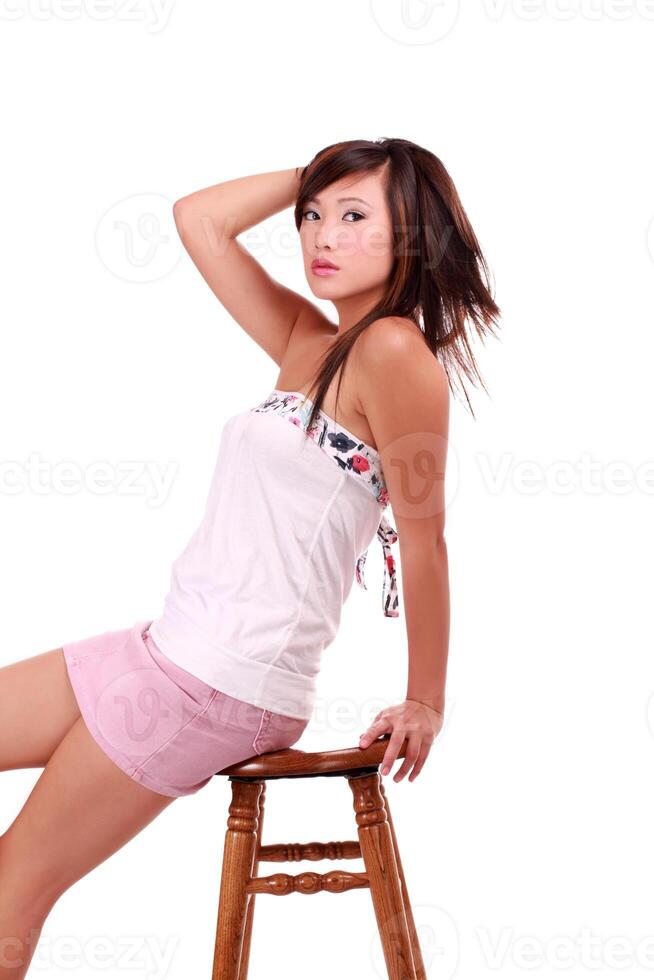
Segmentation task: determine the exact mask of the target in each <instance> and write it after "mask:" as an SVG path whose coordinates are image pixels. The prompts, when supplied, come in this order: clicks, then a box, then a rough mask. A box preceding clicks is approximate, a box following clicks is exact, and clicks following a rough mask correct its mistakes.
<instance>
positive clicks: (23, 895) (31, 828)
mask: <svg viewBox="0 0 654 980" xmlns="http://www.w3.org/2000/svg"><path fill="white" fill-rule="evenodd" d="M174 799H176V797H173V796H164V795H162V794H160V793H156V792H154V791H153V790H150V789H148V788H146V787H145V786H142V785H141V784H140V783H138V782H136V781H135V780H134V779H131V778H130V777H129V776H128V775H127V774H126V773H125V772H123V770H122V769H120V768H119V766H117V765H116V764H115V763H114V762H112V760H111V759H110V758H109V757H108V756H107V755H106V754H105V752H103V750H102V749H101V748H100V747H99V746H98V744H97V743H96V741H95V740H94V739H93V737H92V736H91V734H90V733H89V731H88V729H87V727H86V724H85V723H84V720H83V719H82V718H81V717H80V718H79V719H78V720H77V721H76V722H74V724H73V725H72V727H71V728H70V730H69V731H68V732H67V734H66V735H65V736H64V738H63V739H62V741H61V743H60V745H59V746H58V747H57V748H56V749H55V751H54V752H53V754H52V756H51V758H50V760H49V762H48V763H47V765H46V767H45V769H44V770H43V772H42V773H41V775H40V776H39V778H38V780H37V781H36V784H35V785H34V788H33V789H32V792H31V793H30V795H29V796H28V798H27V800H26V801H25V804H24V806H23V808H22V809H21V811H20V813H19V814H18V816H17V817H16V819H15V820H14V822H13V823H12V824H11V826H10V827H9V828H8V830H7V831H6V832H5V833H4V834H3V835H2V837H1V838H0V880H1V881H2V889H1V890H0V892H1V894H0V898H1V897H2V896H6V897H7V899H8V900H11V902H12V906H13V907H14V908H23V909H32V910H36V909H37V907H38V906H39V905H40V906H41V912H42V913H46V912H47V910H48V909H49V908H50V907H51V905H52V904H54V902H55V901H56V899H57V898H58V897H59V896H60V895H61V894H63V892H64V891H65V890H66V889H67V888H69V887H70V886H71V885H72V884H73V883H74V882H76V881H78V880H79V879H80V878H82V877H84V875H86V874H88V872H89V871H91V870H92V869H93V868H95V867H96V866H97V865H99V864H101V863H102V862H103V861H104V860H106V858H108V857H109V856H110V855H111V854H114V853H115V852H116V851H117V850H119V849H120V848H121V847H122V846H123V845H124V844H126V843H127V841H129V840H131V838H132V837H134V836H135V835H136V834H137V833H138V832H139V831H140V830H142V829H143V828H144V827H145V826H146V825H147V824H149V823H150V821H151V820H153V819H154V817H155V816H157V814H159V813H161V811H162V810H164V809H165V808H166V807H167V806H168V805H169V804H170V803H172V802H173V800H174ZM1 911H2V910H1V909H0V913H1Z"/></svg>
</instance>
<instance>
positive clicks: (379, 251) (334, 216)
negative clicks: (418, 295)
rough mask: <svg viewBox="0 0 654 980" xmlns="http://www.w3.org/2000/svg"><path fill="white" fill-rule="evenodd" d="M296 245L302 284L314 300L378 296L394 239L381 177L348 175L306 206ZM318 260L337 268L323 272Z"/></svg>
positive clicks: (387, 273)
mask: <svg viewBox="0 0 654 980" xmlns="http://www.w3.org/2000/svg"><path fill="white" fill-rule="evenodd" d="M300 242H301V244H302V255H303V259H304V271H305V275H306V277H307V282H308V283H309V286H310V287H311V291H312V292H313V293H314V295H315V296H317V297H318V298H320V299H328V300H332V301H336V300H340V299H345V298H347V297H353V296H356V295H357V294H360V293H370V292H371V291H374V292H377V293H379V292H380V291H383V288H384V287H385V284H386V282H387V280H388V277H389V275H390V272H391V269H392V266H393V236H392V218H391V213H390V211H389V208H388V205H387V203H386V196H385V192H384V187H383V184H382V177H381V175H380V174H379V173H376V174H363V175H360V174H349V175H348V176H347V177H343V178H342V179H341V180H337V181H336V182H335V183H333V184H330V185H329V186H328V187H324V188H323V189H322V191H320V192H319V194H318V197H317V198H315V199H314V200H311V201H307V202H306V204H305V205H304V210H303V214H302V223H301V225H300ZM317 261H325V262H331V263H333V265H335V266H337V267H338V268H337V270H336V271H324V270H321V269H320V268H319V267H318V268H316V266H315V263H316V262H317Z"/></svg>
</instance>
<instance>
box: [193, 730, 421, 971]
mask: <svg viewBox="0 0 654 980" xmlns="http://www.w3.org/2000/svg"><path fill="white" fill-rule="evenodd" d="M390 737H391V736H390V734H385V735H382V736H381V738H378V739H376V740H375V741H374V742H372V744H371V745H369V746H367V748H365V749H363V748H359V747H358V746H357V747H355V748H344V749H329V750H327V751H324V752H302V751H300V750H298V749H292V748H290V749H281V750H279V751H277V752H264V753H262V754H261V755H257V756H254V757H253V758H251V759H246V760H245V761H244V762H240V763H238V764H237V765H233V766H228V767H227V768H226V769H222V770H221V771H220V772H218V773H216V775H218V776H227V777H228V779H229V782H230V784H231V787H232V800H231V804H230V807H229V814H228V817H227V831H226V833H225V846H224V851H223V862H222V877H221V882H220V897H219V900H218V921H217V924H216V938H215V945H214V959H213V970H212V980H247V974H248V965H249V960H250V944H251V938H252V927H253V922H254V902H255V898H257V896H258V900H259V901H261V899H264V900H267V899H268V898H279V897H282V896H285V895H291V894H296V895H304V896H308V895H316V894H318V893H320V892H329V893H330V894H332V895H340V894H343V893H344V892H347V891H350V890H351V889H354V888H363V889H368V890H369V892H370V897H371V899H372V904H373V908H374V912H375V917H376V919H377V926H378V929H379V937H380V940H381V945H382V950H383V953H384V960H385V963H386V969H387V972H388V976H389V980H426V977H427V974H426V972H425V965H424V962H423V958H422V950H421V949H420V943H419V941H418V933H417V930H416V925H415V922H414V918H413V911H412V908H411V902H410V901H409V893H408V890H407V885H406V880H405V877H404V871H403V868H402V861H401V860H400V851H399V847H398V844H397V838H396V836H395V829H394V827H393V820H392V817H391V810H390V806H389V803H388V799H387V797H386V793H385V791H384V785H383V782H382V780H381V774H380V772H379V766H380V765H381V763H382V761H383V758H384V755H385V754H386V750H387V748H388V742H389V740H390ZM407 745H408V740H407V739H405V740H404V743H403V744H402V746H401V748H400V751H399V753H398V757H400V758H404V757H405V755H406V751H407ZM312 776H342V777H343V778H344V779H345V780H346V781H347V783H348V785H349V787H350V789H351V791H352V802H353V807H354V818H355V819H354V823H355V826H356V832H357V836H356V839H350V840H329V841H316V840H310V841H304V842H303V841H300V842H297V841H292V842H288V841H272V842H270V843H265V844H264V842H263V837H262V835H263V822H264V812H265V797H266V783H267V782H268V780H269V779H298V778H305V777H312ZM310 811H311V806H310V804H309V805H307V807H306V809H303V811H302V812H306V813H309V812H310ZM353 858H355V859H356V858H360V859H362V860H363V865H364V870H363V871H348V870H346V869H344V868H341V867H331V868H328V869H327V870H326V871H324V872H323V873H320V872H318V871H313V870H311V871H302V872H300V873H299V874H291V873H290V871H275V872H274V873H272V874H269V875H261V874H260V873H259V866H260V864H262V863H264V862H272V863H275V864H278V863H280V862H281V863H287V864H288V863H292V862H294V861H313V862H318V861H325V860H334V859H336V860H348V859H353ZM289 931H290V935H289V942H292V926H291V929H290V930H289ZM332 938H333V937H332V936H329V937H324V936H323V939H329V940H331V939H332ZM316 939H317V945H316V949H318V948H319V942H318V939H319V937H316ZM273 954H274V955H275V954H276V955H278V956H279V958H280V961H279V963H278V964H277V965H276V968H273V969H272V970H269V971H268V972H271V973H272V974H273V975H279V974H281V975H283V976H288V973H287V972H285V970H284V963H283V960H282V959H281V957H282V955H283V950H282V948H281V945H279V946H277V947H276V949H275V950H274V951H273ZM269 965H270V964H269ZM343 967H344V969H346V965H345V964H343ZM304 972H305V973H306V972H308V973H309V974H311V965H310V964H307V969H306V970H305V971H304Z"/></svg>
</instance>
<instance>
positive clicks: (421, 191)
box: [294, 138, 500, 428]
mask: <svg viewBox="0 0 654 980" xmlns="http://www.w3.org/2000/svg"><path fill="white" fill-rule="evenodd" d="M376 171H379V172H381V173H382V175H383V176H384V178H385V184H384V186H385V192H386V200H387V202H388V207H389V210H390V213H391V216H392V222H393V256H394V261H393V266H392V269H391V273H390V275H389V278H388V283H387V288H386V293H385V295H384V296H383V297H382V298H381V300H380V302H379V303H378V304H377V306H375V307H374V309H372V310H370V311H369V312H368V313H367V314H366V315H365V316H363V317H362V318H361V319H360V320H358V321H357V323H356V324H355V325H354V326H352V327H351V328H349V329H348V330H346V331H345V333H344V334H343V336H342V337H339V339H338V340H337V341H336V342H335V343H334V344H332V346H331V347H330V348H329V349H328V351H327V352H326V354H325V355H324V356H323V358H322V362H321V367H320V368H319V369H318V372H317V373H316V375H315V379H314V381H313V384H312V388H311V390H314V389H316V388H317V394H316V397H315V399H313V407H312V411H311V415H310V417H309V420H308V423H307V428H309V427H310V426H311V424H312V422H313V421H314V419H315V417H316V415H317V413H318V410H319V409H320V407H321V405H322V402H323V400H324V397H325V394H326V392H327V389H328V388H329V385H330V383H331V381H332V378H333V377H334V376H335V374H336V372H337V371H338V369H339V368H340V367H341V366H342V370H341V373H340V377H339V379H338V384H337V389H336V401H338V394H339V391H340V387H341V382H342V380H343V372H344V370H345V362H346V360H347V358H348V356H349V354H350V352H351V350H352V347H353V346H354V344H355V343H356V340H357V338H358V337H359V336H360V335H361V334H362V333H363V331H364V330H365V329H366V328H367V327H369V326H370V324H371V323H373V322H374V321H375V320H378V319H379V318H380V317H385V316H399V317H408V318H409V319H411V320H412V321H413V322H414V323H416V325H417V326H419V327H420V328H421V330H422V332H423V336H424V338H425V342H426V344H427V345H428V347H429V348H430V350H431V351H432V352H433V353H434V355H435V356H436V357H438V358H439V359H440V360H441V362H442V365H443V367H444V369H445V371H446V374H447V377H448V383H449V386H450V389H451V390H452V391H454V385H453V375H456V374H459V375H465V377H466V378H468V380H470V381H471V382H472V383H473V384H476V379H477V380H479V382H480V384H481V386H482V388H483V389H484V390H485V391H486V392H487V393H488V391H487V389H486V386H485V384H484V381H483V379H482V377H481V375H480V373H479V370H478V368H477V364H476V363H475V359H474V357H473V354H472V350H471V347H470V340H469V337H468V334H467V323H466V321H468V320H469V321H470V322H471V323H472V325H473V327H474V329H475V330H476V332H477V334H478V335H479V336H480V337H481V338H482V339H483V337H484V334H485V333H491V334H493V333H494V332H495V329H496V327H497V322H496V321H497V318H498V317H499V314H500V308H499V306H498V305H497V304H496V303H495V301H494V299H493V298H492V296H491V294H490V290H489V272H488V267H487V265H486V261H485V259H484V257H483V255H482V252H481V248H480V246H479V242H478V241H477V238H476V237H475V233H474V232H473V230H472V226H471V225H470V222H469V220H468V217H467V215H466V213H465V211H464V209H463V205H462V204H461V201H460V199H459V195H458V193H457V191H456V188H455V186H454V183H453V181H452V179H451V177H450V175H449V174H448V172H447V170H446V169H445V167H444V165H443V163H442V162H441V161H440V160H439V158H438V157H437V156H435V155H434V154H433V153H431V152H430V151H429V150H426V149H424V148H423V147H421V146H418V145H417V144H416V143H412V142H410V141H409V140H403V139H387V138H380V139H377V140H347V141H344V142H340V143H333V144H331V145H330V146H326V147H324V149H322V150H320V151H319V152H318V153H317V154H316V155H315V156H314V157H313V159H312V160H311V161H310V163H308V164H307V166H306V167H304V168H303V169H302V171H301V173H300V188H299V192H298V196H297V201H296V204H295V211H294V217H295V226H296V228H297V230H298V231H299V230H300V225H301V223H302V216H303V212H304V209H305V205H306V203H307V201H309V200H311V199H312V198H315V197H316V196H317V195H318V194H319V193H320V191H321V190H323V188H325V187H327V186H329V184H332V183H333V182H334V181H336V180H340V179H341V178H343V177H346V176H348V175H349V174H357V173H359V174H361V173H370V172H376ZM461 387H462V389H463V392H464V394H465V397H466V401H467V403H468V407H469V408H470V411H471V412H472V415H473V417H474V412H473V411H472V405H471V404H470V399H469V398H468V393H467V391H466V389H465V385H464V384H463V383H462V384H461Z"/></svg>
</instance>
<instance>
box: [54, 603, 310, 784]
mask: <svg viewBox="0 0 654 980" xmlns="http://www.w3.org/2000/svg"><path fill="white" fill-rule="evenodd" d="M151 622H152V620H151V619H150V620H143V621H139V622H137V623H135V624H134V626H131V627H129V628H127V629H121V630H110V631H109V632H106V633H99V634H98V635H97V636H91V637H88V638H87V639H84V640H76V641H73V642H70V643H65V644H64V645H63V651H64V657H65V660H66V667H67V669H68V676H69V677H70V682H71V684H72V686H73V690H74V691H75V696H76V698H77V702H78V705H79V709H80V713H81V715H82V717H83V719H84V721H85V723H86V726H87V728H88V729H89V731H90V733H91V735H92V736H93V738H94V739H95V741H96V742H97V743H98V745H99V746H100V748H101V749H103V751H104V752H105V753H106V754H107V755H108V756H109V758H110V759H112V760H113V762H115V763H116V765H117V766H119V767H120V768H121V769H122V770H123V771H124V772H126V773H127V775H128V776H131V777H132V779H135V780H137V781H138V782H139V783H142V784H143V785H144V786H147V787H148V789H151V790H154V791H155V792H156V793H162V794H163V795H164V796H188V795H189V794H191V793H196V792H197V791H198V790H199V789H201V788H202V787H203V786H205V785H206V784H207V783H208V782H209V780H210V779H211V777H212V776H213V775H214V774H215V773H217V772H220V770H222V769H225V768H226V767H227V766H231V765H233V764H234V763H237V762H243V761H244V760H245V759H250V758H252V757H253V756H256V755H260V754H262V753H263V752H274V751H276V750H277V749H284V748H289V747H290V746H291V745H294V744H295V742H297V740H298V739H299V738H300V736H301V735H302V732H303V731H304V729H305V728H306V727H307V725H308V721H307V720H306V719H301V718H292V717H290V716H289V715H282V714H277V713H276V712H273V711H269V710H268V709H266V708H258V707H256V706H255V705H252V704H248V703H247V702H246V701H240V700H238V699H237V698H233V697H231V696H230V695H229V694H224V693H223V692H222V691H217V690H216V689H215V688H213V687H210V686H209V685H208V684H205V683H204V681H201V680H199V679H198V678H197V677H195V676H194V675H193V674H189V673H188V672H187V671H186V670H183V669H182V668H181V667H178V666H177V665H176V664H174V663H172V661H170V660H168V658H167V657H165V656H164V655H163V653H162V652H161V650H160V649H159V647H158V646H157V645H156V643H155V642H154V640H153V639H152V637H151V636H150V634H149V633H148V627H149V625H150V623H151Z"/></svg>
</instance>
